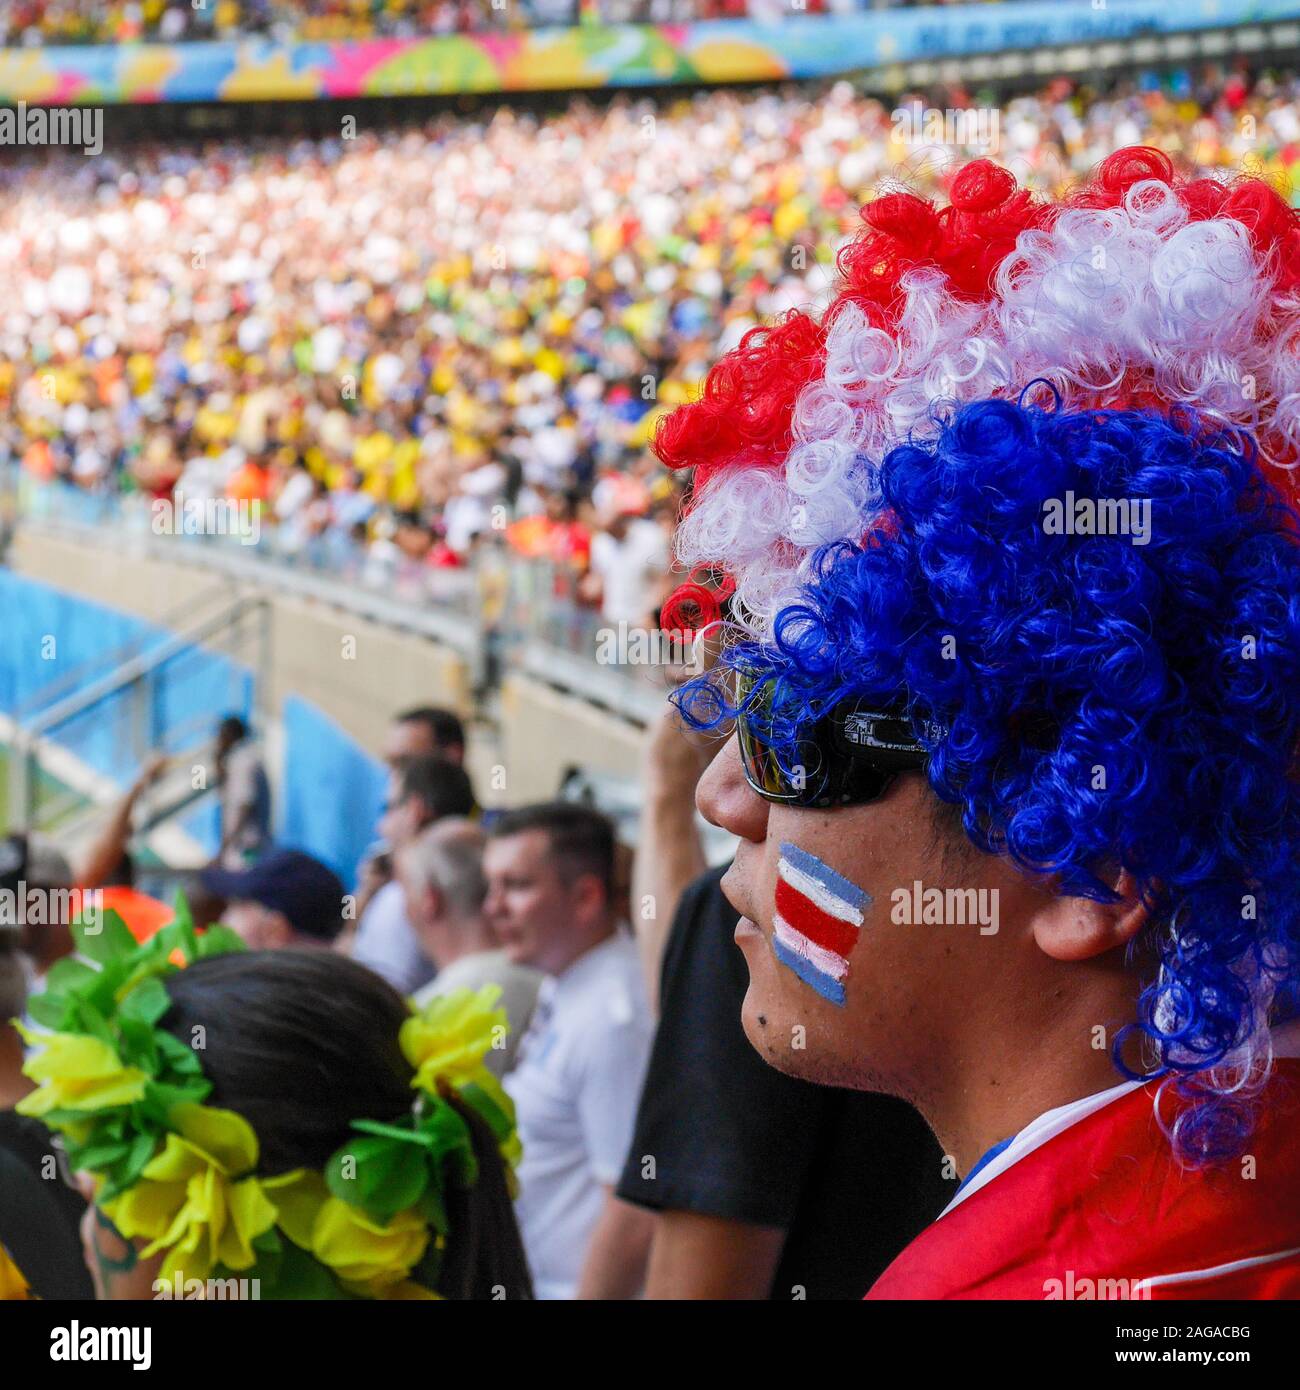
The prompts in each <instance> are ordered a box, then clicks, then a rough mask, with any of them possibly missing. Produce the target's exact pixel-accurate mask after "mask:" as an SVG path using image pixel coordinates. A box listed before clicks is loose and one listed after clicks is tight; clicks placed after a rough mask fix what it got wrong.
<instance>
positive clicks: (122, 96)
mask: <svg viewBox="0 0 1300 1390" xmlns="http://www.w3.org/2000/svg"><path fill="white" fill-rule="evenodd" d="M497 3H498V4H504V8H501V9H498V8H496V7H495V6H494V4H493V0H387V2H386V4H374V5H372V4H369V3H364V4H358V3H351V4H348V3H343V2H342V0H340V3H338V4H337V5H326V6H321V5H311V6H307V5H304V6H296V5H293V6H283V5H278V4H272V3H271V2H270V0H266V3H264V4H259V3H257V0H250V2H249V3H245V4H242V5H239V4H235V3H231V2H230V0H207V3H206V4H202V5H199V6H198V8H195V7H194V5H193V4H191V3H178V4H176V5H170V4H164V3H163V0H154V5H153V8H152V9H150V7H149V5H147V4H146V5H144V6H141V5H139V4H136V3H132V4H130V5H126V6H122V5H118V6H113V5H109V6H101V5H94V6H91V5H89V4H85V3H83V2H82V0H48V3H46V4H44V5H42V4H41V3H36V4H32V5H10V6H8V7H7V8H6V7H0V19H2V18H3V17H4V16H6V15H7V16H8V20H9V24H10V28H9V31H8V34H9V37H8V46H7V47H0V103H8V104H17V103H18V102H20V101H21V102H26V103H28V104H29V105H45V106H58V105H66V104H68V103H75V104H79V105H86V106H100V105H113V104H120V103H149V104H151V105H153V104H157V103H159V102H185V103H190V102H202V103H208V102H221V101H231V102H235V101H311V100H314V99H319V98H324V99H351V98H354V97H409V96H439V95H447V94H457V93H483V92H497V91H536V90H564V91H569V90H578V89H593V88H604V87H620V86H621V87H655V86H667V85H671V84H692V85H714V84H721V83H736V82H774V81H780V80H783V79H814V78H827V77H836V76H841V75H844V74H847V73H854V72H868V71H875V72H880V73H883V74H886V75H887V76H888V80H889V82H890V85H891V87H896V86H899V85H908V84H910V85H925V84H928V83H931V82H933V81H935V80H944V81H951V80H954V79H955V78H959V79H962V80H971V81H973V82H975V83H977V84H978V83H979V82H981V81H982V80H983V79H984V78H986V77H990V76H998V77H1001V78H1014V77H1016V76H1019V77H1022V78H1024V77H1027V76H1030V75H1032V74H1036V73H1043V74H1046V73H1049V72H1082V71H1091V72H1094V73H1095V72H1098V71H1102V70H1104V69H1106V68H1110V67H1115V66H1123V65H1129V66H1133V65H1137V66H1149V65H1151V64H1153V63H1158V62H1161V61H1164V60H1165V59H1166V58H1168V59H1170V60H1173V61H1176V62H1179V63H1183V62H1192V61H1196V60H1197V59H1198V58H1204V59H1209V60H1220V59H1224V58H1226V57H1229V56H1231V55H1233V54H1234V53H1236V52H1244V53H1248V54H1250V55H1254V56H1258V55H1260V54H1263V53H1275V54H1279V55H1280V54H1283V53H1284V52H1296V51H1297V50H1300V24H1298V23H1296V21H1297V20H1300V0H1182V3H1180V4H1177V5H1171V4H1169V3H1168V0H1106V3H1105V4H1098V3H1094V0H1006V2H1005V3H991V2H990V0H973V2H972V3H965V4H939V3H934V4H908V5H898V6H895V5H892V4H887V5H878V4H877V3H876V0H497ZM746 7H748V8H746ZM42 13H45V14H46V15H47V16H57V17H58V24H68V25H72V26H74V27H73V29H72V30H71V31H65V30H62V29H59V28H58V27H57V25H56V26H55V28H53V29H51V28H50V25H49V24H47V25H46V26H45V28H44V29H43V28H42V27H41V25H40V24H39V23H38V22H37V21H38V20H39V18H40V15H41V14H42ZM719 15H722V16H733V17H718V16H719ZM115 16H116V17H118V18H116V19H115V18H114V17H115ZM331 16H332V17H331ZM92 17H93V18H92ZM123 17H125V18H123ZM101 20H102V21H103V24H104V25H105V26H106V27H105V28H104V29H103V30H102V31H100V30H94V29H92V30H85V31H84V32H83V31H82V30H80V29H77V28H76V27H75V26H77V25H82V26H83V27H84V25H87V24H92V23H98V22H100V21H101ZM51 22H53V21H51ZM115 26H116V27H115ZM123 26H125V29H124V28H123ZM367 26H369V27H370V31H371V32H370V33H369V36H361V37H358V36H354V34H355V33H356V32H357V31H358V30H365V29H366V27H367ZM172 29H175V30H176V33H175V35H174V37H173V38H171V39H168V38H167V35H168V34H169V33H170V31H171V30H172ZM101 33H102V37H103V38H104V39H105V40H118V41H111V42H110V41H101V42H96V41H95V38H96V35H97V34H101ZM205 34H207V35H210V36H212V37H211V39H210V41H208V42H183V41H182V40H185V39H191V38H199V37H201V36H203V35H205ZM341 34H346V35H348V36H347V37H340V36H339V35H341ZM72 37H76V38H79V39H82V40H83V42H81V43H80V44H71V43H69V42H63V41H60V40H61V39H63V38H72ZM136 38H142V39H143V40H144V41H143V42H135V41H131V42H126V41H121V40H126V39H132V40H134V39H136ZM990 63H992V65H993V66H992V67H990V66H989V64H990ZM953 65H958V66H959V67H960V69H961V70H960V71H956V70H952V69H953ZM47 140H48V137H46V138H44V139H37V140H34V141H32V143H46V142H47ZM17 143H21V141H19V142H17Z"/></svg>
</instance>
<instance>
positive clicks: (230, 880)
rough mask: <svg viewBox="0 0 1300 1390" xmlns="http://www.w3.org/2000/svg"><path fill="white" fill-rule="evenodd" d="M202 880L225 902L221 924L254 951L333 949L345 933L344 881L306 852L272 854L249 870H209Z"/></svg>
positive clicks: (283, 851) (294, 850)
mask: <svg viewBox="0 0 1300 1390" xmlns="http://www.w3.org/2000/svg"><path fill="white" fill-rule="evenodd" d="M199 878H200V881H201V882H202V884H203V886H204V887H205V888H206V889H207V890H208V891H209V892H211V893H214V894H215V895H216V896H217V897H220V898H224V899H225V900H226V910H225V911H224V912H223V913H222V914H221V920H222V921H223V922H224V923H225V924H226V925H227V926H228V927H231V928H232V929H233V930H234V931H236V932H238V933H239V935H240V936H241V937H243V939H244V941H245V943H246V944H247V945H248V946H249V947H251V948H252V949H253V950H255V951H267V950H279V949H281V948H283V947H286V946H297V947H303V946H307V947H318V946H325V947H328V946H331V945H332V944H333V942H334V939H335V938H336V937H337V936H338V934H339V933H340V932H341V931H342V930H343V898H344V895H345V892H346V890H345V889H344V887H343V883H342V881H341V880H340V879H339V877H338V875H337V874H335V873H334V872H333V870H332V869H329V868H327V867H326V866H325V865H324V864H322V863H321V862H320V860H319V859H313V858H312V857H311V855H310V854H304V853H303V852H302V851H301V850H296V849H277V850H273V851H272V852H271V853H270V854H268V855H266V856H265V857H264V858H262V859H259V860H258V861H257V863H256V864H254V865H252V866H251V867H250V868H247V869H240V870H237V871H235V870H229V869H217V868H211V869H205V870H204V871H203V872H202V874H200V875H199Z"/></svg>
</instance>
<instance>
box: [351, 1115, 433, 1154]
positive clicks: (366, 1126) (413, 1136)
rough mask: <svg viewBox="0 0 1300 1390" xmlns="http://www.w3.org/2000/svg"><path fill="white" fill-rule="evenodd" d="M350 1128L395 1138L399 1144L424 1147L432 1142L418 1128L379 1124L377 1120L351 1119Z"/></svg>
mask: <svg viewBox="0 0 1300 1390" xmlns="http://www.w3.org/2000/svg"><path fill="white" fill-rule="evenodd" d="M352 1128H353V1129H358V1130H360V1131H361V1132H362V1133H363V1134H377V1135H380V1136H382V1137H383V1138H386V1139H395V1140H397V1141H398V1143H401V1144H420V1145H422V1146H423V1147H425V1148H428V1147H429V1145H430V1144H431V1143H432V1142H433V1141H432V1139H431V1137H430V1136H429V1135H428V1134H425V1133H424V1131H423V1130H419V1129H403V1128H402V1127H401V1126H400V1125H386V1124H381V1123H380V1122H379V1121H378V1120H353V1121H352Z"/></svg>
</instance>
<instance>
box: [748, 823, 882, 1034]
mask: <svg viewBox="0 0 1300 1390" xmlns="http://www.w3.org/2000/svg"><path fill="white" fill-rule="evenodd" d="M776 872H777V879H776V916H775V918H774V919H773V934H772V951H773V953H774V954H775V956H776V958H777V960H779V961H780V962H781V964H782V965H784V966H786V967H787V968H788V969H790V970H793V971H794V973H795V974H796V975H798V977H799V978H800V979H801V980H802V981H803V982H804V983H805V984H807V985H811V986H812V987H813V989H815V990H816V991H817V993H818V994H820V995H821V996H822V998H823V999H829V1000H830V1002H831V1003H832V1004H838V1005H839V1006H840V1007H841V1008H843V1006H844V981H845V978H846V977H847V975H848V973H849V952H850V951H852V950H853V946H854V943H855V942H856V941H857V939H858V931H859V929H860V928H861V926H862V914H863V913H864V912H865V911H866V909H867V908H868V907H870V906H871V895H870V894H869V893H865V892H864V891H863V890H862V889H861V888H859V887H858V886H857V885H856V884H853V883H850V882H849V881H848V879H846V878H844V877H842V876H841V875H840V874H837V873H836V872H835V870H834V869H831V868H828V867H827V866H826V865H825V864H823V863H822V861H821V860H820V859H818V858H817V856H816V855H813V854H809V853H808V851H807V850H803V849H800V848H799V846H798V845H791V844H783V845H782V846H781V858H780V860H779V861H778V863H777V869H776Z"/></svg>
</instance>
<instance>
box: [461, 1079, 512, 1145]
mask: <svg viewBox="0 0 1300 1390" xmlns="http://www.w3.org/2000/svg"><path fill="white" fill-rule="evenodd" d="M459 1095H460V1098H461V1099H462V1100H463V1101H466V1102H467V1103H468V1104H469V1105H472V1106H473V1107H474V1110H475V1112H476V1113H477V1114H478V1115H479V1116H481V1117H482V1119H483V1121H484V1123H485V1124H486V1125H487V1127H488V1128H489V1129H490V1130H491V1131H492V1133H493V1135H495V1137H496V1141H497V1143H498V1144H500V1143H502V1142H504V1141H505V1140H506V1139H508V1138H509V1137H510V1136H511V1135H512V1134H513V1133H514V1129H515V1122H514V1119H513V1117H512V1116H510V1115H507V1114H506V1112H505V1111H504V1110H503V1109H502V1108H501V1106H500V1105H498V1104H497V1102H496V1100H495V1099H494V1098H493V1097H492V1096H490V1095H489V1094H488V1093H487V1092H486V1091H485V1090H484V1089H483V1087H482V1086H480V1085H478V1083H477V1082H474V1081H469V1082H467V1083H466V1084H465V1085H464V1086H462V1087H461V1088H460V1091H459Z"/></svg>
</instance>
